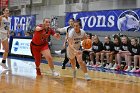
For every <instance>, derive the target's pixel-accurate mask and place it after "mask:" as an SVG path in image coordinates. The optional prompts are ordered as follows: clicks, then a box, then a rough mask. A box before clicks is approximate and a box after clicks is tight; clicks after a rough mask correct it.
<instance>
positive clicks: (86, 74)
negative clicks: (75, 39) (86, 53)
mask: <svg viewBox="0 0 140 93" xmlns="http://www.w3.org/2000/svg"><path fill="white" fill-rule="evenodd" d="M76 57H77V61H78V63H79V65H80V67H81V69H82V71H83V72H84V74H85V79H86V80H90V79H91V78H90V77H89V75H88V73H87V67H86V64H85V62H83V60H82V53H81V54H77V55H76Z"/></svg>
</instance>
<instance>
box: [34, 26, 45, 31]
mask: <svg viewBox="0 0 140 93" xmlns="http://www.w3.org/2000/svg"><path fill="white" fill-rule="evenodd" d="M43 29H44V28H43V27H40V26H36V28H35V31H41V30H43Z"/></svg>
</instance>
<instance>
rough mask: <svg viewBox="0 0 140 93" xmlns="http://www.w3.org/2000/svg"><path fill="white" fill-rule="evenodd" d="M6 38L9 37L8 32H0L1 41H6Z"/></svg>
mask: <svg viewBox="0 0 140 93" xmlns="http://www.w3.org/2000/svg"><path fill="white" fill-rule="evenodd" d="M6 39H8V37H7V34H6V33H1V32H0V40H1V41H4V40H6Z"/></svg>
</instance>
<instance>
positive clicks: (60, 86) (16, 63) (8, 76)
mask: <svg viewBox="0 0 140 93" xmlns="http://www.w3.org/2000/svg"><path fill="white" fill-rule="evenodd" d="M8 66H9V67H11V69H12V70H11V71H2V68H1V67H0V73H1V74H0V93H140V78H139V77H135V76H128V75H120V74H113V73H106V72H99V71H91V70H90V71H89V75H90V76H91V77H92V80H91V81H86V80H84V77H83V73H82V71H81V70H77V71H78V72H77V79H73V78H72V71H71V68H68V67H67V69H65V70H62V69H61V67H60V66H55V67H56V70H57V71H58V72H60V74H61V76H60V77H57V78H56V77H52V76H51V75H50V71H49V68H48V65H47V64H41V70H42V73H43V76H42V77H40V76H38V77H36V74H35V65H34V63H33V62H30V61H23V60H17V59H8Z"/></svg>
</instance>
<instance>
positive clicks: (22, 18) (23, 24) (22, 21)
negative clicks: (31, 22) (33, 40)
mask: <svg viewBox="0 0 140 93" xmlns="http://www.w3.org/2000/svg"><path fill="white" fill-rule="evenodd" d="M25 21H26V19H25V17H21V19H20V22H19V23H20V24H22V27H23V30H26V29H25V28H26V24H25V23H26V22H25Z"/></svg>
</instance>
